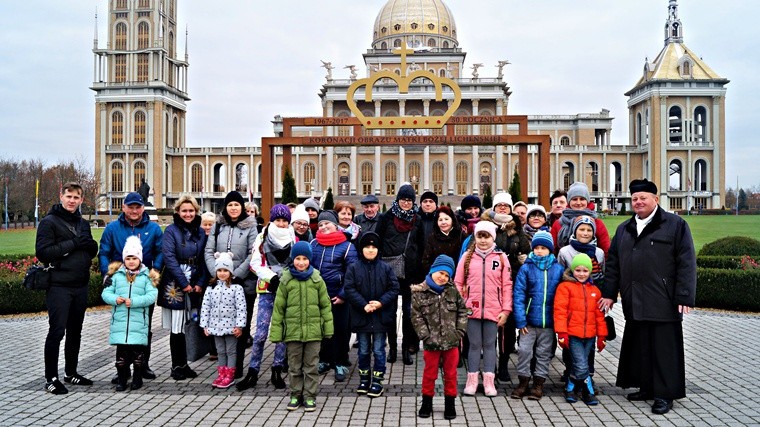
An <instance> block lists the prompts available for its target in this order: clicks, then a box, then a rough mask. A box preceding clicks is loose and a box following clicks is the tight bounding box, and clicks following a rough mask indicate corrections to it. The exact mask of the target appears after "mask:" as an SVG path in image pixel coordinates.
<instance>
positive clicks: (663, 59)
mask: <svg viewBox="0 0 760 427" xmlns="http://www.w3.org/2000/svg"><path fill="white" fill-rule="evenodd" d="M176 8H177V1H176V0H109V10H108V41H107V42H106V43H105V46H102V45H101V43H100V42H99V41H98V40H97V37H96V38H95V40H94V43H93V53H94V56H95V64H94V79H93V80H94V81H93V84H92V87H91V89H92V90H93V91H94V92H95V103H96V109H95V162H96V165H95V166H96V175H97V176H98V177H99V179H100V188H101V191H100V193H101V206H100V209H101V210H108V209H109V207H110V208H113V209H115V210H118V209H119V208H120V207H121V204H122V202H123V199H124V197H125V196H126V194H127V193H128V192H130V191H135V190H136V189H137V188H138V187H139V186H140V185H141V182H142V180H145V181H146V182H147V183H148V184H149V185H150V187H151V194H150V200H151V201H152V202H153V204H154V205H155V206H156V207H158V208H163V207H170V206H171V205H172V204H173V203H174V201H175V200H177V199H178V198H179V196H180V194H182V193H190V194H192V195H193V196H195V197H196V198H197V199H198V200H202V203H203V205H204V206H203V209H204V210H213V211H218V210H219V208H220V207H221V206H220V204H221V202H222V200H223V198H224V195H225V194H226V192H228V191H230V190H237V191H240V192H241V193H243V194H244V196H246V197H249V198H251V199H253V200H258V199H259V198H260V197H261V185H262V176H261V173H262V164H261V146H260V141H258V140H252V141H251V143H250V145H248V146H244V147H196V146H193V145H192V143H191V141H190V143H188V140H187V137H186V131H185V129H186V115H185V113H186V111H187V104H188V101H189V100H190V97H189V94H188V91H187V77H188V60H187V53H186V52H185V53H184V57H183V56H182V55H181V54H180V53H179V52H177V51H176V45H177V37H179V36H180V34H178V31H177V9H176ZM461 24H463V26H462V27H459V26H458V25H457V23H456V22H455V19H454V15H453V14H452V11H451V9H449V7H448V6H447V5H446V4H445V3H444V2H443V1H442V0H414V1H412V0H387V1H386V3H385V4H384V5H381V6H380V9H379V12H378V14H377V17H376V19H375V24H374V26H373V28H372V30H371V33H370V34H368V35H371V41H370V38H369V37H368V41H370V43H369V48H368V49H367V50H366V51H365V52H364V53H363V58H364V66H363V69H362V70H357V69H356V68H355V67H352V68H351V69H350V75H349V76H346V77H347V78H334V77H333V72H332V70H333V69H334V68H335V67H334V66H333V65H332V64H331V63H329V62H323V64H322V66H323V67H324V68H325V70H326V76H325V80H324V84H323V85H322V87H321V90H320V91H319V96H320V98H321V101H322V111H315V112H314V114H313V117H325V118H327V117H331V118H332V117H336V118H340V117H352V116H358V115H357V114H356V112H357V111H358V112H359V113H360V116H361V117H373V118H385V117H388V119H387V120H388V121H391V120H393V117H420V118H425V117H430V116H434V117H440V116H444V115H447V114H450V115H451V116H471V117H477V116H505V115H511V114H519V113H520V112H514V111H508V106H509V97H510V94H511V89H510V87H509V86H508V85H507V83H506V81H505V80H504V74H503V70H504V66H506V65H507V62H506V61H503V62H499V63H498V64H489V67H488V68H489V69H497V70H498V73H497V75H495V76H488V75H482V76H481V73H480V71H481V70H480V68H481V67H482V66H483V64H477V63H474V64H468V63H466V62H465V57H466V52H465V50H464V48H465V47H463V46H460V45H459V41H458V31H460V30H461V31H468V29H470V30H472V31H474V27H475V24H474V23H461ZM368 30H369V29H365V30H363V31H367V32H369V31H368ZM359 31H362V30H361V29H359ZM96 34H97V31H96ZM359 35H360V34H357V36H359ZM400 49H403V50H408V51H409V52H410V53H411V54H410V55H408V56H406V57H402V56H399V55H398V51H399V50H400ZM645 54H646V53H645V52H642V53H641V55H642V56H644V55H645ZM490 65H496V66H495V67H493V66H490ZM402 68H403V69H402ZM420 70H422V71H424V72H426V73H430V76H431V78H430V79H425V78H419V79H416V80H415V81H413V82H412V83H411V84H410V85H409V88H408V91H407V92H406V93H400V91H399V86H398V84H397V82H395V80H394V79H391V78H382V79H377V83H376V84H375V85H374V86H372V88H371V95H372V96H371V98H372V99H371V100H365V99H361V100H358V101H357V102H356V103H352V104H355V105H353V107H355V108H354V109H352V108H351V107H352V105H349V102H348V99H347V95H348V93H349V92H348V91H349V88H350V87H351V86H352V84H353V83H354V82H356V80H357V79H358V78H360V77H359V74H360V73H361V74H363V76H362V77H365V76H366V77H372V76H373V74H375V73H382V72H390V73H395V74H396V75H406V74H409V73H415V72H418V71H420ZM484 74H485V73H484ZM432 76H435V77H436V78H446V79H450V80H452V81H454V82H455V83H456V85H458V88H459V91H460V92H461V99H459V98H458V99H457V102H456V103H454V102H452V101H453V99H452V97H451V93H449V92H447V93H445V94H444V95H445V96H443V98H442V99H440V100H437V99H436V98H435V96H433V94H434V93H435V89H436V88H435V84H434V81H433V80H435V79H434V78H433V77H432ZM194 78H196V79H202V78H204V76H195V77H194ZM209 78H210V77H209ZM728 82H729V81H728V80H727V79H725V78H722V77H720V76H719V75H717V74H716V73H715V72H714V71H713V70H712V69H711V68H710V67H709V66H708V65H707V64H705V62H704V61H702V59H701V58H700V57H699V55H697V54H696V53H694V51H692V50H691V49H690V48H688V47H687V46H686V45H685V44H684V25H683V24H682V22H681V20H680V19H679V17H678V4H677V0H669V2H668V5H667V15H666V20H665V26H664V46H663V47H662V48H661V50H660V52H659V53H658V54H657V55H656V56H654V59H652V60H647V61H645V63H644V64H643V66H642V68H641V77H640V78H639V79H638V81H636V82H633V83H632V88H631V89H630V90H629V91H628V92H626V93H625V96H626V97H627V99H628V115H629V117H628V129H627V130H626V132H627V133H628V143H627V144H626V145H613V144H611V143H610V135H611V132H612V121H613V117H611V116H610V114H609V111H608V110H607V109H604V108H600V110H599V112H596V113H578V114H572V115H552V114H547V115H529V116H527V118H528V133H530V134H535V135H546V136H548V137H549V140H550V147H551V150H550V156H549V162H548V164H546V160H545V159H544V160H542V163H543V164H539V161H538V159H539V156H538V153H537V149H536V147H531V149H530V151H529V153H528V157H527V163H528V168H527V171H528V173H527V175H526V176H520V181H521V185H522V186H527V196H528V199H529V201H535V200H537V197H538V181H539V178H538V170H539V168H549V171H550V178H549V180H550V188H551V189H552V190H553V189H567V188H568V187H569V186H570V184H571V183H573V182H576V181H583V182H585V183H586V184H587V185H588V187H589V189H590V191H591V197H592V199H594V201H595V202H596V204H597V206H599V207H600V208H601V209H607V210H610V211H613V212H615V211H617V210H619V209H620V208H621V207H623V205H624V204H625V203H627V201H628V199H629V196H630V195H629V194H628V188H627V183H628V182H629V181H630V180H631V179H635V178H641V177H646V178H648V179H650V180H652V181H654V182H655V183H656V184H657V186H658V188H659V191H660V204H661V206H663V207H664V208H666V209H669V210H682V209H692V208H720V207H721V200H722V199H723V192H724V188H725V144H726V141H725V134H726V130H725V95H726V85H727V84H728ZM304 96H309V95H308V94H304ZM357 99H358V98H357ZM450 110H454V111H450ZM277 113H281V114H283V115H285V116H287V112H286V111H285V112H277V111H273V112H272V114H273V116H274V119H273V121H272V123H273V133H272V135H261V136H262V137H264V136H281V135H282V133H283V118H282V116H281V115H279V114H277ZM460 123H461V122H460ZM472 123H474V124H455V125H445V126H444V127H443V128H439V129H368V128H364V129H360V130H359V128H356V127H346V126H322V125H320V124H319V122H318V121H314V123H313V124H312V125H310V126H304V127H300V128H298V129H297V130H294V131H293V135H292V136H359V135H354V132H355V131H357V130H359V131H360V132H361V133H362V134H364V135H372V136H392V135H398V136H411V135H446V134H451V133H452V132H451V131H449V130H448V129H447V127H448V126H454V130H453V134H454V135H457V136H459V137H462V138H458V140H465V141H466V137H467V136H471V137H477V136H479V135H508V134H510V133H513V132H515V130H514V129H512V128H511V127H510V126H509V125H506V124H477V123H478V121H477V120H473V121H472ZM481 123H482V122H481ZM191 137H192V136H191ZM290 158H291V165H290V169H291V171H292V173H293V176H294V178H295V181H296V188H297V192H298V195H299V197H301V198H307V197H311V196H316V197H320V196H322V195H323V194H324V193H325V192H326V191H327V189H328V188H331V189H332V191H333V194H334V195H335V197H336V198H341V199H345V200H351V201H354V202H356V201H358V200H359V199H360V198H361V197H362V196H363V195H366V194H375V195H376V196H378V198H380V199H381V202H389V201H390V200H392V199H393V198H394V196H395V194H396V190H397V189H398V188H399V186H400V185H401V184H402V183H404V182H410V183H412V185H413V186H414V187H415V188H416V189H417V192H418V194H419V193H421V192H422V191H427V190H430V191H434V192H435V193H437V194H439V197H440V198H441V200H442V201H443V202H450V203H451V204H452V206H455V205H457V204H458V202H459V200H461V198H462V197H464V196H466V195H468V194H477V195H483V194H484V193H485V192H486V191H490V192H491V193H497V192H500V191H505V190H506V189H507V188H508V187H509V184H510V182H511V180H512V179H513V174H514V173H515V171H518V170H519V168H518V160H519V158H518V150H517V147H516V146H512V145H495V146H487V145H486V146H484V145H468V144H466V143H463V144H456V145H440V144H439V145H431V146H418V145H409V146H405V145H403V144H401V145H395V146H382V147H381V146H374V147H373V146H335V147H329V146H328V147H320V146H303V147H294V148H293V150H292V154H291V156H290ZM273 170H275V171H282V170H284V166H283V164H282V156H278V151H277V150H275V154H274V164H273ZM523 170H525V169H523ZM274 183H275V184H274V185H275V188H274V194H275V197H278V196H279V194H280V191H281V189H282V188H281V187H282V180H281V179H275V180H274ZM628 206H629V208H630V204H629V205H628Z"/></svg>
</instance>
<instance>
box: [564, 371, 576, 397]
mask: <svg viewBox="0 0 760 427" xmlns="http://www.w3.org/2000/svg"><path fill="white" fill-rule="evenodd" d="M577 386H578V384H576V380H574V379H572V378H570V377H568V378H567V385H566V386H565V401H566V402H567V403H575V402H577V401H578V396H577V394H576V393H577V391H578V387H577Z"/></svg>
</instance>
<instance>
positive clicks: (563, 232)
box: [557, 208, 596, 248]
mask: <svg viewBox="0 0 760 427" xmlns="http://www.w3.org/2000/svg"><path fill="white" fill-rule="evenodd" d="M581 215H586V216H590V217H591V218H594V219H596V212H594V211H592V210H591V209H580V210H576V209H570V208H567V209H565V210H564V211H562V216H561V217H560V219H559V223H560V224H561V227H560V229H559V233H557V246H558V247H559V248H561V247H564V246H567V245H568V244H569V243H570V237H571V235H572V233H573V220H574V219H575V218H576V217H579V216H581Z"/></svg>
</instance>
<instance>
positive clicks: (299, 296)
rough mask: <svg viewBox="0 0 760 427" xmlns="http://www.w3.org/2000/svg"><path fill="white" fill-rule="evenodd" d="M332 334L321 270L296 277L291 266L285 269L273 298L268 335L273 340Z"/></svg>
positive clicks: (316, 338)
mask: <svg viewBox="0 0 760 427" xmlns="http://www.w3.org/2000/svg"><path fill="white" fill-rule="evenodd" d="M332 335H333V316H332V304H331V302H330V297H329V296H328V295H327V287H326V286H325V281H324V280H322V276H320V274H319V271H317V270H316V269H314V272H313V273H312V274H311V277H309V278H308V279H306V280H297V279H296V278H294V277H293V275H292V274H291V273H290V269H286V270H284V271H283V272H282V277H281V278H280V287H279V289H278V290H277V295H276V296H275V298H274V308H273V309H272V322H271V325H270V328H269V339H270V340H271V341H272V342H274V343H277V342H313V341H322V339H323V338H330V337H332Z"/></svg>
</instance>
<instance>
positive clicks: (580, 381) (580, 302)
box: [554, 253, 607, 405]
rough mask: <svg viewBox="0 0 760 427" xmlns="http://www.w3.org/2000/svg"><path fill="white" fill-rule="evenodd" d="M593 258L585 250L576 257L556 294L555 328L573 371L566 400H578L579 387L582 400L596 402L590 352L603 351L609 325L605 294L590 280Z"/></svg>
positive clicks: (573, 401)
mask: <svg viewBox="0 0 760 427" xmlns="http://www.w3.org/2000/svg"><path fill="white" fill-rule="evenodd" d="M592 268H593V266H592V264H591V258H589V256H588V255H586V254H584V253H580V254H578V255H576V256H575V257H573V261H572V263H571V264H570V270H568V271H566V272H565V277H563V279H564V280H565V281H563V282H562V283H560V284H559V287H558V288H557V294H556V295H555V297H554V331H555V332H557V342H558V343H559V345H560V347H562V348H568V349H570V355H571V357H572V359H573V371H572V372H571V373H570V378H569V379H568V381H567V388H565V400H566V401H567V402H569V403H575V402H576V401H577V400H578V398H577V394H576V393H577V392H578V391H579V390H580V392H581V398H582V399H583V403H585V404H587V405H596V404H597V403H599V401H598V400H597V399H596V396H595V395H594V386H593V384H592V383H591V379H590V377H589V371H588V354H589V352H590V351H591V349H592V348H593V347H594V341H596V348H597V350H598V351H600V352H601V351H602V350H604V347H605V345H606V342H605V340H606V339H607V324H606V322H605V321H604V313H602V311H601V310H599V308H598V302H599V299H600V298H601V296H602V293H601V291H599V288H597V287H596V286H594V284H593V283H592V282H591V280H590V279H591V277H590V276H591V270H592Z"/></svg>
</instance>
